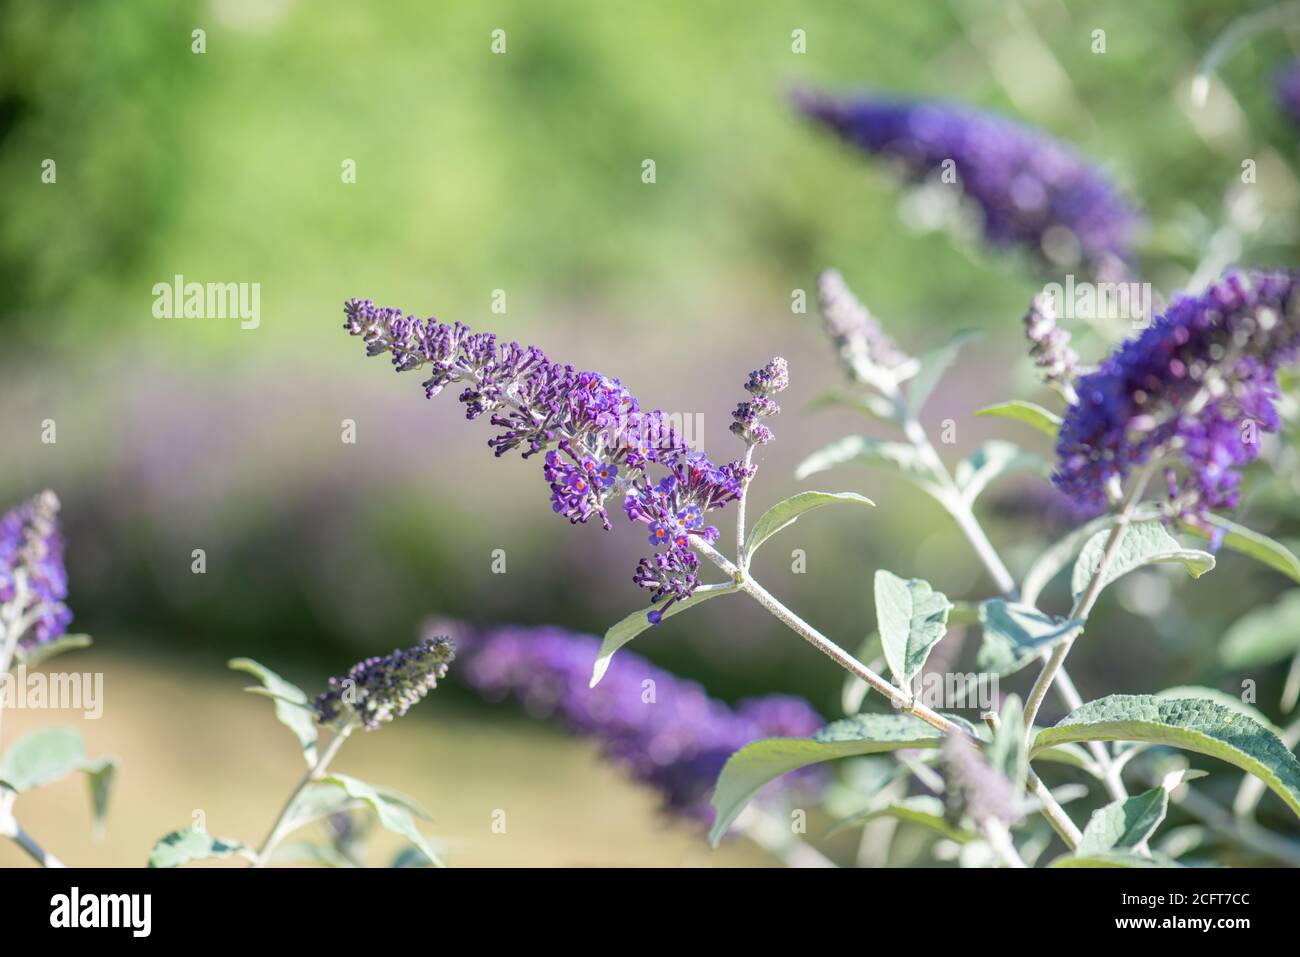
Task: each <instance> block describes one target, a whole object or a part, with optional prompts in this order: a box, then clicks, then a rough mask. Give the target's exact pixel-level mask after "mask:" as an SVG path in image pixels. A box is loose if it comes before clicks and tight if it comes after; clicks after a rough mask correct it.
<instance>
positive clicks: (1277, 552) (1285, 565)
mask: <svg viewBox="0 0 1300 957" xmlns="http://www.w3.org/2000/svg"><path fill="white" fill-rule="evenodd" d="M1205 521H1206V522H1207V523H1208V524H1210V525H1212V526H1214V527H1215V528H1220V529H1223V530H1224V532H1226V534H1225V535H1224V536H1223V547H1224V548H1227V549H1230V550H1231V551H1234V552H1237V553H1238V554H1239V555H1246V556H1248V557H1250V558H1253V559H1255V560H1256V561H1257V562H1261V563H1262V564H1264V565H1267V566H1268V567H1269V568H1272V569H1274V570H1275V571H1279V572H1281V573H1282V574H1283V575H1286V576H1287V577H1288V578H1290V579H1291V580H1292V581H1296V582H1300V558H1297V557H1296V555H1295V552H1293V551H1291V549H1289V548H1287V547H1286V546H1285V545H1283V544H1282V543H1281V542H1279V541H1275V540H1273V539H1271V538H1269V537H1268V536H1267V535H1265V534H1263V533H1262V532H1257V531H1255V530H1254V529H1252V528H1247V527H1246V526H1245V525H1238V524H1237V523H1236V522H1232V521H1229V520H1228V519H1226V518H1222V517H1220V516H1218V515H1207V516H1205ZM1179 527H1180V528H1181V529H1182V530H1183V531H1185V532H1187V533H1189V534H1191V535H1196V536H1199V537H1200V538H1204V539H1206V540H1207V541H1208V540H1210V539H1211V538H1213V536H1214V532H1213V531H1212V530H1210V529H1207V528H1205V527H1204V526H1202V525H1193V524H1192V523H1190V522H1180V523H1179Z"/></svg>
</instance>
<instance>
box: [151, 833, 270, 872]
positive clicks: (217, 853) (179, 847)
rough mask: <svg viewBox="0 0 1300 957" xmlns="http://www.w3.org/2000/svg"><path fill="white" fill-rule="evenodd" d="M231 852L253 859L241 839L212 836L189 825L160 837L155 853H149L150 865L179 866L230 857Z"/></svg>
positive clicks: (251, 853) (154, 848)
mask: <svg viewBox="0 0 1300 957" xmlns="http://www.w3.org/2000/svg"><path fill="white" fill-rule="evenodd" d="M231 854H238V855H239V856H240V857H246V858H248V859H249V860H252V859H253V852H252V851H251V850H250V849H249V848H248V847H246V846H245V845H243V844H241V843H240V842H239V841H231V840H228V839H226V838H220V837H211V836H210V835H208V834H207V833H205V832H203V831H196V830H195V829H194V828H192V827H187V828H182V829H181V830H179V831H172V832H171V833H170V834H167V835H165V836H163V837H161V838H159V839H158V843H157V844H155V845H154V846H153V853H151V854H150V855H149V866H150V867H179V866H180V865H182V864H186V863H188V862H189V861H197V860H202V859H203V858H210V857H229V856H230V855H231Z"/></svg>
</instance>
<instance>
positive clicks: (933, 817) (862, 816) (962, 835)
mask: <svg viewBox="0 0 1300 957" xmlns="http://www.w3.org/2000/svg"><path fill="white" fill-rule="evenodd" d="M881 817H889V818H893V819H894V820H896V821H904V822H906V823H908V824H919V825H920V826H921V827H924V828H928V829H929V830H931V831H934V832H935V833H937V834H940V835H942V836H943V837H946V838H948V839H949V840H952V841H956V842H957V843H958V844H965V843H967V842H968V841H973V840H975V839H976V838H977V837H978V836H979V835H977V834H976V833H975V832H974V831H970V830H967V829H966V828H963V827H961V826H960V825H953V824H951V823H949V821H948V819H947V818H946V817H945V816H944V806H943V800H942V799H940V798H937V797H935V796H934V795H932V794H915V795H912V796H911V797H905V798H902V799H901V800H898V801H895V802H893V803H892V804H887V805H886V806H884V807H881V808H875V809H874V810H869V811H862V812H861V813H858V814H854V815H853V816H852V817H849V818H846V819H845V820H843V821H840V822H839V823H837V824H836V825H835V826H834V827H833V828H831V830H830V832H829V833H828V834H827V837H830V836H832V835H835V834H838V833H840V832H841V831H845V830H847V829H849V828H852V827H857V826H859V825H862V824H866V823H867V822H868V821H874V820H876V819H877V818H881Z"/></svg>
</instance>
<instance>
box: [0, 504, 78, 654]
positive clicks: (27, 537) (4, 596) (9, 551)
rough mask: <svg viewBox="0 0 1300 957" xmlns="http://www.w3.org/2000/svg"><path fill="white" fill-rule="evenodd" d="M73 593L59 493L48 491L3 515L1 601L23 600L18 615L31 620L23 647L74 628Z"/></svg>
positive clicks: (0, 528)
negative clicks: (70, 599) (70, 601)
mask: <svg viewBox="0 0 1300 957" xmlns="http://www.w3.org/2000/svg"><path fill="white" fill-rule="evenodd" d="M67 597H68V573H67V570H66V569H65V568H64V566H63V536H62V535H61V534H60V533H59V499H58V496H57V495H55V494H54V493H53V492H50V491H45V492H42V493H41V494H39V495H37V496H36V497H35V498H32V499H30V500H28V501H26V502H24V503H23V504H22V505H19V506H18V507H17V508H14V509H12V510H10V511H9V512H7V513H5V516H4V518H0V604H4V605H10V604H11V603H14V602H20V603H21V604H20V605H19V606H18V607H16V608H14V609H13V611H14V612H15V620H16V621H24V620H25V621H27V622H29V624H28V625H27V626H26V629H25V630H24V631H23V633H22V637H20V638H19V639H18V647H19V648H22V649H24V650H27V649H30V648H34V647H36V646H37V645H43V644H45V643H46V642H49V641H53V640H54V639H55V638H58V637H59V636H60V635H62V634H63V633H64V632H66V631H67V630H68V625H69V624H70V623H71V622H72V612H71V611H70V610H69V609H68V606H67V605H65V604H64V603H63V600H64V599H65V598H67Z"/></svg>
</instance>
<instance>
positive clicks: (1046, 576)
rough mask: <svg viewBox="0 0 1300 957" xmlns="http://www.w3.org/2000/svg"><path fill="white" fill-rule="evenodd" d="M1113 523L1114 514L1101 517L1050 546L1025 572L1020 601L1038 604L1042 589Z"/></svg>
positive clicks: (1027, 603)
mask: <svg viewBox="0 0 1300 957" xmlns="http://www.w3.org/2000/svg"><path fill="white" fill-rule="evenodd" d="M1114 524H1115V516H1114V515H1102V516H1101V517H1100V518H1095V519H1093V520H1092V521H1091V522H1088V523H1087V524H1086V525H1081V526H1080V527H1078V528H1076V529H1074V531H1072V532H1069V533H1067V534H1066V535H1064V536H1063V537H1062V538H1060V539H1059V540H1057V541H1056V542H1053V543H1052V544H1051V545H1049V546H1047V548H1045V549H1044V550H1043V553H1042V554H1041V555H1039V556H1038V557H1037V558H1035V559H1034V563H1033V564H1032V565H1030V566H1029V571H1027V572H1026V573H1025V578H1024V581H1023V582H1021V585H1020V600H1021V601H1022V602H1024V603H1025V604H1026V605H1037V604H1038V597H1039V596H1040V595H1041V594H1042V593H1043V589H1044V588H1046V587H1047V586H1048V585H1049V584H1051V582H1052V579H1054V578H1055V577H1056V576H1057V575H1059V574H1060V573H1061V571H1062V570H1064V568H1065V566H1066V565H1068V564H1070V562H1071V561H1073V560H1074V556H1075V555H1077V554H1078V552H1079V549H1081V548H1082V547H1083V545H1084V543H1085V542H1087V541H1088V539H1090V538H1092V536H1093V535H1095V534H1097V533H1098V532H1099V531H1101V530H1102V529H1108V528H1110V527H1111V526H1112V525H1114Z"/></svg>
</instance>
